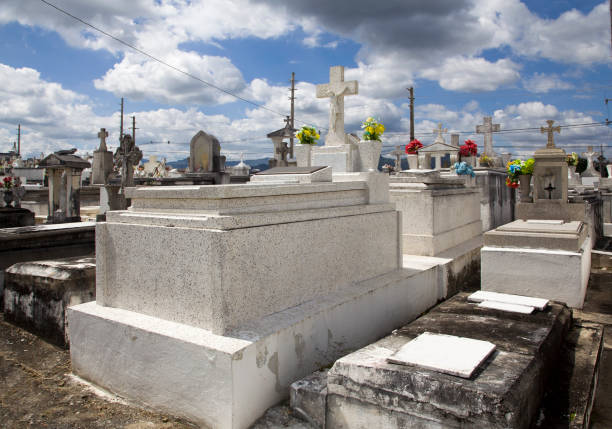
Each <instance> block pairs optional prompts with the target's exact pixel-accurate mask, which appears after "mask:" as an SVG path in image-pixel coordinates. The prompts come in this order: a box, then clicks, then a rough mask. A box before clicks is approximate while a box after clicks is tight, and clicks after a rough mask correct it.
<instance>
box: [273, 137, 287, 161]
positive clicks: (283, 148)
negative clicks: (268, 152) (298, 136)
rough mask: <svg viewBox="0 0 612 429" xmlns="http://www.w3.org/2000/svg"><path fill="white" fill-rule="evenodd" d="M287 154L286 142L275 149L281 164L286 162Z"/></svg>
mask: <svg viewBox="0 0 612 429" xmlns="http://www.w3.org/2000/svg"><path fill="white" fill-rule="evenodd" d="M288 152H289V148H288V147H287V143H286V142H281V144H280V147H277V148H276V153H277V154H279V155H280V161H281V162H287V153H288Z"/></svg>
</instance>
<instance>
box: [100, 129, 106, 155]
mask: <svg viewBox="0 0 612 429" xmlns="http://www.w3.org/2000/svg"><path fill="white" fill-rule="evenodd" d="M98 137H100V147H99V148H98V150H99V151H100V152H106V151H107V150H108V149H106V138H107V137H108V131H106V128H100V132H99V133H98Z"/></svg>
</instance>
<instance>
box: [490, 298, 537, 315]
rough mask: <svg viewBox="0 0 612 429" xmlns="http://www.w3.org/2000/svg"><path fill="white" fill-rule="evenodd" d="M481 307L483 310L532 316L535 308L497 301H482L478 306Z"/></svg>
mask: <svg viewBox="0 0 612 429" xmlns="http://www.w3.org/2000/svg"><path fill="white" fill-rule="evenodd" d="M478 306H479V307H482V308H492V309H495V310H501V311H510V312H512V313H521V314H531V313H533V310H535V309H534V308H533V307H528V306H526V305H517V304H508V303H506V302H496V301H482V302H481V303H479V304H478Z"/></svg>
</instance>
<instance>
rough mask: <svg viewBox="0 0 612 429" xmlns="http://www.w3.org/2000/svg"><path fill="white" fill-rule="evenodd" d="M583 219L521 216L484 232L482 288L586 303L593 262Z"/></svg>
mask: <svg viewBox="0 0 612 429" xmlns="http://www.w3.org/2000/svg"><path fill="white" fill-rule="evenodd" d="M586 230H587V227H586V225H585V224H584V223H583V222H577V221H574V222H568V223H563V222H562V221H558V222H557V223H555V221H522V220H518V221H515V222H512V223H510V224H507V225H504V226H502V227H500V228H497V229H495V230H493V231H489V232H488V233H486V234H485V238H484V244H485V245H484V247H483V248H482V250H481V287H482V290H487V291H492V292H501V293H510V294H516V295H525V296H533V297H538V298H545V299H551V300H555V301H560V302H563V303H565V304H567V305H568V306H569V307H573V308H582V305H583V303H584V298H585V295H586V288H587V283H588V280H589V274H590V268H591V248H592V245H591V240H592V238H591V236H590V235H589V234H587V231H586Z"/></svg>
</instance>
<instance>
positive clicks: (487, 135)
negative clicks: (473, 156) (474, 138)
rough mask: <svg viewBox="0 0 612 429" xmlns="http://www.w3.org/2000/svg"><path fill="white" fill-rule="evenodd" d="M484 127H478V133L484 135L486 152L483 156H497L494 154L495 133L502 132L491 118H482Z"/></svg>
mask: <svg viewBox="0 0 612 429" xmlns="http://www.w3.org/2000/svg"><path fill="white" fill-rule="evenodd" d="M482 122H483V123H482V125H476V132H477V133H478V134H484V151H483V154H484V155H487V156H493V155H495V152H493V133H494V132H497V131H499V130H500V127H499V124H494V123H493V119H492V118H491V117H490V116H485V117H484V118H482Z"/></svg>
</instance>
